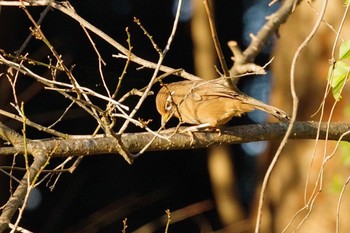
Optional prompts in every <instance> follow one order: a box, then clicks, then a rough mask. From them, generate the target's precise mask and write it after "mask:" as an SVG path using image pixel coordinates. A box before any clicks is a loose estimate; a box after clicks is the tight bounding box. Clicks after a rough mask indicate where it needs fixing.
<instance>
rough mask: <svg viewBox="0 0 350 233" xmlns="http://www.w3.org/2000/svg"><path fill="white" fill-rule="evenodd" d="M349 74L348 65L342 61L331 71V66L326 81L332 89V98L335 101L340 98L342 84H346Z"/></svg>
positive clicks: (349, 68)
mask: <svg viewBox="0 0 350 233" xmlns="http://www.w3.org/2000/svg"><path fill="white" fill-rule="evenodd" d="M349 72H350V67H349V65H348V64H346V63H345V62H343V61H337V62H336V63H335V65H334V69H332V66H331V67H330V68H329V72H328V80H329V82H330V85H331V87H332V88H333V90H332V92H333V97H334V99H335V100H337V101H338V100H339V99H340V98H341V91H342V89H343V86H344V82H346V81H347V80H348V78H349Z"/></svg>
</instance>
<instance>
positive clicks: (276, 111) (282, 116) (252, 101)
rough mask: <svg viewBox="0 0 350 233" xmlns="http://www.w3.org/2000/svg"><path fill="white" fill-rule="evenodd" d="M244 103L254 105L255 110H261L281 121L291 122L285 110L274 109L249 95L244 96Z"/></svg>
mask: <svg viewBox="0 0 350 233" xmlns="http://www.w3.org/2000/svg"><path fill="white" fill-rule="evenodd" d="M242 102H244V103H246V104H250V105H252V106H253V107H254V108H255V109H259V110H262V111H264V112H267V113H269V114H271V115H272V116H274V117H276V118H277V119H279V120H281V121H289V120H290V117H289V115H288V114H287V113H285V112H284V111H283V110H281V109H279V108H276V107H273V106H271V105H268V104H265V103H264V102H261V101H259V100H257V99H254V98H252V97H249V96H247V95H244V97H243V99H242Z"/></svg>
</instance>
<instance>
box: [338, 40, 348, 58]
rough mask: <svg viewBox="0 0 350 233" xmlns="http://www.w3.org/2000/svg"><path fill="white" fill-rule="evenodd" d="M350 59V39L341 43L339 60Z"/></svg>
mask: <svg viewBox="0 0 350 233" xmlns="http://www.w3.org/2000/svg"><path fill="white" fill-rule="evenodd" d="M343 59H347V60H349V59H350V40H347V41H344V42H343V43H342V44H341V45H340V49H339V60H343Z"/></svg>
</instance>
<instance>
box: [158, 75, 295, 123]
mask: <svg viewBox="0 0 350 233" xmlns="http://www.w3.org/2000/svg"><path fill="white" fill-rule="evenodd" d="M156 105H157V110H158V112H159V113H160V115H161V116H162V123H165V122H167V120H168V119H169V118H170V117H172V116H173V115H174V116H175V117H177V118H179V119H180V121H181V122H185V123H189V124H193V125H201V126H202V127H217V126H220V125H223V124H225V123H227V122H228V121H229V120H230V119H231V118H232V117H236V116H238V117H239V116H241V115H242V114H244V113H246V112H250V111H253V110H255V109H260V110H262V111H265V112H267V113H270V114H271V115H273V116H274V117H276V118H278V119H280V120H283V121H286V120H289V117H288V115H287V114H286V113H285V112H284V111H282V110H280V109H278V108H275V107H272V106H269V105H267V104H265V103H263V102H261V101H259V100H256V99H254V98H252V97H249V96H247V95H246V94H244V93H243V92H241V91H239V90H238V88H237V87H233V88H231V87H230V86H229V85H228V84H227V82H226V80H225V79H223V78H219V79H214V80H210V81H207V80H196V81H190V80H186V81H180V82H175V83H170V84H166V85H164V86H163V87H162V88H161V89H160V91H159V92H158V94H157V97H156Z"/></svg>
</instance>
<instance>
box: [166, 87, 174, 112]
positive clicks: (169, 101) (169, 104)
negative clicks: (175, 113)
mask: <svg viewBox="0 0 350 233" xmlns="http://www.w3.org/2000/svg"><path fill="white" fill-rule="evenodd" d="M174 93H175V92H174V91H172V92H171V93H170V95H168V97H167V98H166V102H165V110H166V111H170V109H171V107H172V106H173V98H172V95H173V94H174Z"/></svg>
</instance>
